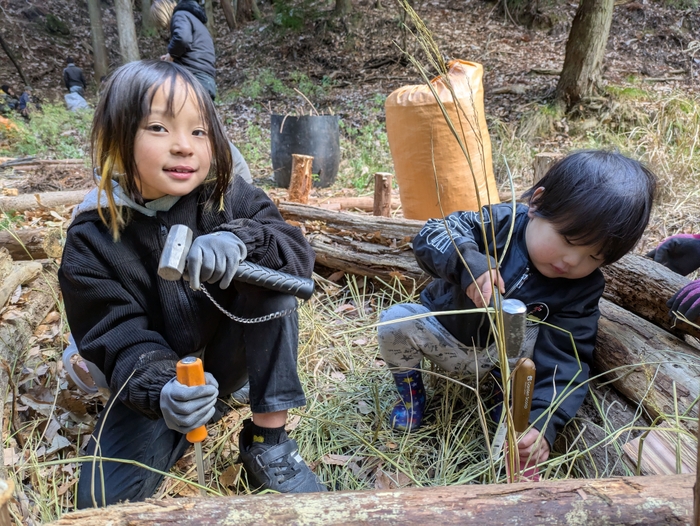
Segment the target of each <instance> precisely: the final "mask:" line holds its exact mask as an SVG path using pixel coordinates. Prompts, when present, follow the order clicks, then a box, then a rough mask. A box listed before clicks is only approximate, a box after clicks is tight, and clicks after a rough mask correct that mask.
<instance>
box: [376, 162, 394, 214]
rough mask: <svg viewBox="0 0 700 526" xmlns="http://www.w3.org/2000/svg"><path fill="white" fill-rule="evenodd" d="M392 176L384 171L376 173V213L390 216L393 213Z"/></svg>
mask: <svg viewBox="0 0 700 526" xmlns="http://www.w3.org/2000/svg"><path fill="white" fill-rule="evenodd" d="M391 178H392V175H391V174H389V173H384V172H377V173H376V174H374V215H375V216H383V217H389V214H390V213H391Z"/></svg>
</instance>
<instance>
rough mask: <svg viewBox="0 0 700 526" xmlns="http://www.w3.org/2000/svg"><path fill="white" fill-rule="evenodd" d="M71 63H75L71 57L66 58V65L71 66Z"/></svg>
mask: <svg viewBox="0 0 700 526" xmlns="http://www.w3.org/2000/svg"><path fill="white" fill-rule="evenodd" d="M73 62H75V60H73V57H66V64H72V63H73Z"/></svg>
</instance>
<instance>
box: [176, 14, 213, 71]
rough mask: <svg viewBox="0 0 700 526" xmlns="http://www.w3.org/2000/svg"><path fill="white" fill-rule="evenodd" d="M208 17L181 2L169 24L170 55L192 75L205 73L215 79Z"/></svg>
mask: <svg viewBox="0 0 700 526" xmlns="http://www.w3.org/2000/svg"><path fill="white" fill-rule="evenodd" d="M206 23H207V15H206V14H205V13H204V10H203V9H202V8H201V7H199V5H197V3H196V2H193V1H188V0H186V1H184V2H180V3H179V4H178V5H177V6H175V9H174V10H173V17H172V19H171V20H170V44H168V53H169V54H170V56H171V57H173V61H174V62H175V63H177V64H181V65H182V66H184V67H186V68H187V69H189V70H190V71H191V72H192V73H194V74H196V73H204V74H206V75H209V76H210V77H212V78H216V67H215V65H214V64H215V61H216V55H215V53H214V41H213V40H212V38H211V35H210V34H209V30H208V29H207V26H206V25H205V24H206Z"/></svg>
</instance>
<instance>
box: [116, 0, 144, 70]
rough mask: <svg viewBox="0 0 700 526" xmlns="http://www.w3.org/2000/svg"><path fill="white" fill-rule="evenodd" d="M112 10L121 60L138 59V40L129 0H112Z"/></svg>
mask: <svg viewBox="0 0 700 526" xmlns="http://www.w3.org/2000/svg"><path fill="white" fill-rule="evenodd" d="M114 11H115V13H116V15H117V31H118V32H119V51H120V53H121V56H122V62H123V63H124V64H126V63H127V62H134V61H135V60H139V59H140V56H139V47H138V40H137V39H136V25H135V24H134V10H133V8H132V6H131V0H114Z"/></svg>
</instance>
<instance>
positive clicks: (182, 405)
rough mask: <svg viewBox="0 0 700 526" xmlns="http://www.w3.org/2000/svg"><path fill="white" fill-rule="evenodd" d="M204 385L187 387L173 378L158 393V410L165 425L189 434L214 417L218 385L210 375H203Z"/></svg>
mask: <svg viewBox="0 0 700 526" xmlns="http://www.w3.org/2000/svg"><path fill="white" fill-rule="evenodd" d="M204 378H205V379H206V382H207V383H206V384H205V385H195V386H192V387H189V386H187V385H184V384H181V383H180V382H178V381H177V378H173V379H172V380H170V381H169V382H168V383H167V384H165V385H164V386H163V389H161V391H160V410H161V412H162V413H163V418H164V419H165V425H166V426H168V428H170V429H172V430H173V431H177V432H179V433H182V434H183V435H184V434H185V433H189V432H190V431H192V430H193V429H197V428H198V427H200V426H203V425H205V424H206V423H207V422H209V420H210V419H211V417H212V416H214V404H215V403H216V397H217V396H219V383H218V382H217V381H216V379H215V378H214V377H213V376H212V374H211V373H204Z"/></svg>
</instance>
